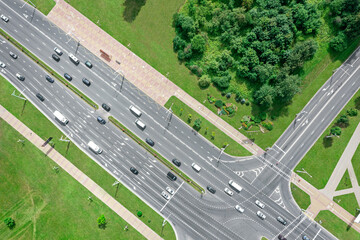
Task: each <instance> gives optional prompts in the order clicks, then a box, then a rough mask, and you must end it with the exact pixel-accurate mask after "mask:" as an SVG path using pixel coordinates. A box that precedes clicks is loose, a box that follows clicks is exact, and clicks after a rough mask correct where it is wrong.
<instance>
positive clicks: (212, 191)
mask: <svg viewBox="0 0 360 240" xmlns="http://www.w3.org/2000/svg"><path fill="white" fill-rule="evenodd" d="M206 188H207V190H209V192H211V193H212V194H215V193H216V190H215V189H214V188H213V187H212V186H210V185H209V186H207V187H206Z"/></svg>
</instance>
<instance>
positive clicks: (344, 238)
mask: <svg viewBox="0 0 360 240" xmlns="http://www.w3.org/2000/svg"><path fill="white" fill-rule="evenodd" d="M319 220H321V221H322V223H321V225H322V226H323V227H324V228H326V229H327V230H328V231H329V232H331V233H332V234H333V235H334V236H335V237H337V238H338V239H340V240H349V239H354V240H355V239H360V233H358V232H357V231H355V230H354V229H353V228H350V227H349V226H348V225H347V224H346V223H345V222H343V221H342V220H341V219H340V218H338V217H337V216H336V215H334V214H333V213H332V212H330V211H328V210H324V211H320V213H319V214H318V215H317V216H316V218H315V221H317V222H319Z"/></svg>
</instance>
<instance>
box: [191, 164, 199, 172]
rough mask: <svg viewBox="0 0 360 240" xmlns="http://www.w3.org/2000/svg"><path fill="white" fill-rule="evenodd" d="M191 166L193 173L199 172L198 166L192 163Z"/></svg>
mask: <svg viewBox="0 0 360 240" xmlns="http://www.w3.org/2000/svg"><path fill="white" fill-rule="evenodd" d="M191 166H192V167H193V169H194V170H195V171H197V172H200V170H201V167H200V166H199V165H197V164H196V163H193V164H191Z"/></svg>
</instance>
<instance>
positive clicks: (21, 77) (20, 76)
mask: <svg viewBox="0 0 360 240" xmlns="http://www.w3.org/2000/svg"><path fill="white" fill-rule="evenodd" d="M16 77H17V78H18V79H19V80H20V81H24V80H25V77H24V76H22V75H20V73H17V74H16Z"/></svg>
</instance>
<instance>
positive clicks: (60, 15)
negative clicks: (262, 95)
mask: <svg viewBox="0 0 360 240" xmlns="http://www.w3.org/2000/svg"><path fill="white" fill-rule="evenodd" d="M56 2H57V3H56V5H55V7H54V8H53V9H52V10H51V12H50V13H49V14H48V19H49V20H50V21H52V22H53V23H54V24H55V25H56V26H57V27H59V28H61V29H62V30H63V31H64V32H66V33H69V36H76V38H78V39H79V40H80V42H81V45H83V46H84V47H86V48H87V49H88V50H90V51H91V52H92V53H93V54H95V55H96V56H98V57H99V58H101V59H103V60H104V58H102V57H101V52H100V49H101V50H103V51H105V52H106V53H108V54H109V55H111V60H110V61H106V60H104V62H105V63H106V64H108V65H109V66H110V67H111V68H113V69H114V70H118V69H119V67H120V68H121V71H122V72H123V73H124V75H125V76H126V78H127V79H128V80H129V81H130V82H131V83H132V84H134V85H135V86H136V87H137V88H139V89H140V90H141V91H143V92H144V93H145V94H147V95H148V96H150V97H151V98H152V99H153V100H154V101H155V102H157V103H158V104H160V105H162V106H163V105H164V104H165V103H166V102H167V101H168V100H169V98H170V97H171V96H173V95H175V96H176V97H178V98H179V99H180V100H181V101H183V102H185V103H186V104H187V105H188V106H189V107H191V108H192V109H194V110H195V111H196V112H198V113H199V114H200V115H202V116H203V117H204V118H206V119H207V120H209V121H210V122H211V123H212V124H214V125H215V126H216V127H217V128H219V129H220V130H221V131H223V132H225V133H226V134H227V135H229V136H230V137H231V138H233V139H234V140H235V141H236V142H238V143H239V144H241V145H242V146H243V147H244V148H246V149H247V150H248V151H249V152H251V153H252V154H256V155H260V154H262V153H263V152H264V151H263V150H262V149H261V148H260V147H259V146H257V145H256V144H254V143H252V142H251V141H250V139H248V138H247V137H245V136H244V135H242V134H241V133H240V132H239V131H238V130H237V129H235V128H234V127H232V126H231V125H230V124H228V123H227V122H225V121H224V120H222V119H221V118H220V117H218V116H217V115H216V114H214V113H213V112H211V111H210V110H209V109H207V108H206V107H204V105H202V104H201V103H199V102H198V101H197V100H196V99H194V98H193V97H191V96H190V95H189V94H187V93H186V92H184V91H183V90H182V89H181V88H179V87H178V86H176V85H175V84H174V83H172V82H171V81H170V80H169V79H167V78H166V77H165V76H163V75H162V74H161V73H159V72H158V71H156V70H155V69H154V68H152V67H151V66H150V65H149V64H147V63H146V62H145V61H143V60H142V59H141V58H140V57H138V56H136V55H135V54H134V53H132V52H131V51H130V50H129V49H127V48H126V47H125V46H123V45H122V44H120V43H119V42H118V41H116V40H115V39H114V38H112V37H111V36H110V35H109V34H107V33H106V32H105V31H103V30H102V29H101V28H99V27H98V26H97V25H96V24H94V23H93V22H91V21H90V20H89V19H87V18H86V17H85V16H83V15H82V14H81V13H80V12H78V11H77V10H76V9H74V8H73V7H72V6H70V5H69V4H67V3H66V2H65V1H64V0H56ZM165 61H166V60H165ZM117 62H120V63H121V65H119V64H118V63H117Z"/></svg>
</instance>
